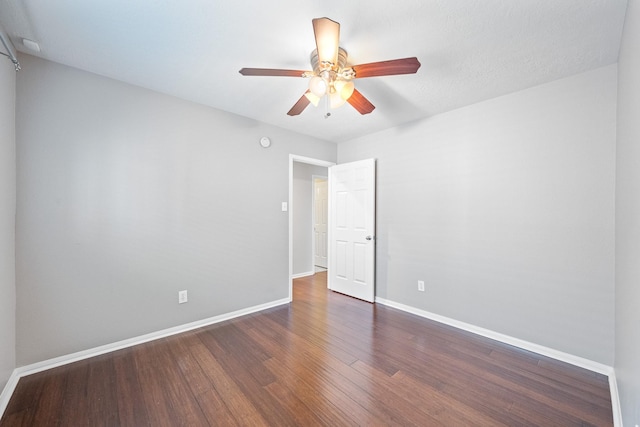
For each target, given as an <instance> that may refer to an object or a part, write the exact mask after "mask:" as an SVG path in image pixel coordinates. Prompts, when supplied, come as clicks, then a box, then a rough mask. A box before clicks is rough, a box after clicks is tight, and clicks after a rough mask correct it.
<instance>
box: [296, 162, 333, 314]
mask: <svg viewBox="0 0 640 427" xmlns="http://www.w3.org/2000/svg"><path fill="white" fill-rule="evenodd" d="M294 162H298V163H307V164H310V165H315V166H324V167H326V168H328V167H331V166H334V165H335V164H336V163H335V162H329V161H327V160H320V159H314V158H311V157H305V156H299V155H297V154H289V202H288V203H289V302H291V301H293V163H294Z"/></svg>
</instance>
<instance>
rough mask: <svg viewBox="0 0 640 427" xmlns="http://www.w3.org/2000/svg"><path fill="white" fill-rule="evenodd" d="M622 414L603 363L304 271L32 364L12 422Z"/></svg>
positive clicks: (572, 418) (433, 422)
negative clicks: (209, 316) (223, 314)
mask: <svg viewBox="0 0 640 427" xmlns="http://www.w3.org/2000/svg"><path fill="white" fill-rule="evenodd" d="M119 425H121V426H179V425H184V426H216V425H220V426H234V425H242V426H267V425H268V426H313V425H327V426H342V425H345V426H356V425H367V426H376V425H418V426H437V425H443V426H501V425H506V426H526V425H531V426H533V425H535V426H591V425H594V426H611V425H613V417H612V410H611V399H610V393H609V385H608V380H607V378H606V377H605V376H603V375H600V374H596V373H593V372H590V371H587V370H584V369H580V368H577V367H574V366H571V365H567V364H564V363H561V362H558V361H555V360H552V359H549V358H546V357H543V356H540V355H537V354H534V353H531V352H527V351H524V350H521V349H518V348H515V347H511V346H508V345H505V344H501V343H498V342H495V341H492V340H489V339H486V338H482V337H479V336H476V335H473V334H471V333H467V332H463V331H460V330H457V329H455V328H451V327H448V326H445V325H441V324H438V323H436V322H432V321H429V320H426V319H423V318H420V317H417V316H413V315H410V314H407V313H404V312H401V311H398V310H394V309H392V308H389V307H385V306H382V305H374V304H369V303H366V302H362V301H359V300H355V299H352V298H349V297H346V296H344V295H340V294H336V293H332V292H330V291H327V289H326V273H318V274H316V275H314V276H312V277H308V278H303V279H297V280H295V282H294V301H293V303H292V304H290V305H286V306H280V307H276V308H273V309H269V310H266V311H263V312H260V313H256V314H253V315H249V316H245V317H242V318H238V319H234V320H231V321H227V322H224V323H219V324H216V325H212V326H209V327H205V328H201V329H197V330H194V331H191V332H187V333H183V334H180V335H175V336H172V337H168V338H164V339H160V340H157V341H154V342H150V343H146V344H142V345H138V346H135V347H131V348H127V349H123V350H119V351H117V352H113V353H110V354H106V355H102V356H98V357H94V358H91V359H87V360H83V361H80V362H76V363H73V364H69V365H66V366H61V367H58V368H54V369H51V370H48V371H45V372H41V373H38V374H34V375H30V376H28V377H24V378H22V379H21V380H20V382H19V383H18V386H17V388H16V390H15V392H14V395H13V397H12V398H11V401H10V402H9V405H8V407H7V410H6V411H5V414H4V416H3V417H2V419H1V420H0V426H3V427H4V426H119Z"/></svg>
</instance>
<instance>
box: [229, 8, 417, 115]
mask: <svg viewBox="0 0 640 427" xmlns="http://www.w3.org/2000/svg"><path fill="white" fill-rule="evenodd" d="M311 22H312V24H313V33H314V36H315V40H316V49H315V50H314V51H313V52H311V67H312V69H313V71H299V70H281V69H270V68H242V69H241V70H240V74H242V75H243V76H281V77H304V78H308V79H309V89H308V90H307V91H306V92H305V93H304V94H303V95H302V96H301V97H300V99H299V100H298V101H297V102H296V103H295V104H294V106H293V107H291V109H290V110H289V112H288V113H287V114H288V115H290V116H297V115H298V114H300V113H302V112H303V111H304V109H305V108H306V107H307V106H308V105H309V104H313V105H314V106H316V107H317V106H318V104H319V103H320V100H321V99H322V98H326V104H327V108H338V107H340V106H342V105H344V103H345V102H348V103H349V104H351V106H352V107H354V108H355V109H356V110H357V111H358V112H359V113H360V114H369V113H371V112H372V111H373V110H374V109H375V108H376V107H375V106H374V105H373V104H372V103H371V102H370V101H369V100H368V99H367V98H365V97H364V96H363V95H362V94H361V93H360V92H358V91H357V90H356V88H355V84H354V82H353V79H356V78H363V77H380V76H390V75H397V74H414V73H416V72H417V71H418V68H420V62H419V61H418V59H417V58H415V57H412V58H403V59H394V60H390V61H381V62H372V63H369V64H363V65H354V66H351V67H350V66H347V58H348V55H347V51H346V50H344V49H343V48H341V47H340V46H339V41H340V24H339V23H337V22H335V21H332V20H331V19H329V18H316V19H313V20H312V21H311ZM330 115H331V113H329V112H328V111H327V113H326V114H325V116H324V117H325V118H327V117H329V116H330Z"/></svg>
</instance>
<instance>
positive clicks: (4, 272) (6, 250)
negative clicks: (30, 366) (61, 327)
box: [0, 56, 16, 391]
mask: <svg viewBox="0 0 640 427" xmlns="http://www.w3.org/2000/svg"><path fill="white" fill-rule="evenodd" d="M15 100H16V72H15V69H14V67H13V64H12V63H11V61H9V60H8V59H7V58H5V57H4V56H0V391H2V389H3V388H4V386H5V385H6V383H7V380H8V379H9V377H10V376H11V373H12V371H13V369H14V368H15V367H16V363H15V362H16V339H15V337H16V281H15V215H16V139H15Z"/></svg>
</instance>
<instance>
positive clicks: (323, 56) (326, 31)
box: [311, 18, 340, 64]
mask: <svg viewBox="0 0 640 427" xmlns="http://www.w3.org/2000/svg"><path fill="white" fill-rule="evenodd" d="M311 22H312V23H313V34H314V35H315V37H316V48H317V49H318V61H319V62H320V64H322V63H323V62H330V63H331V64H337V63H338V44H339V42H340V24H339V23H337V22H336V21H332V20H331V19H329V18H316V19H313V20H312V21H311Z"/></svg>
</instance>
